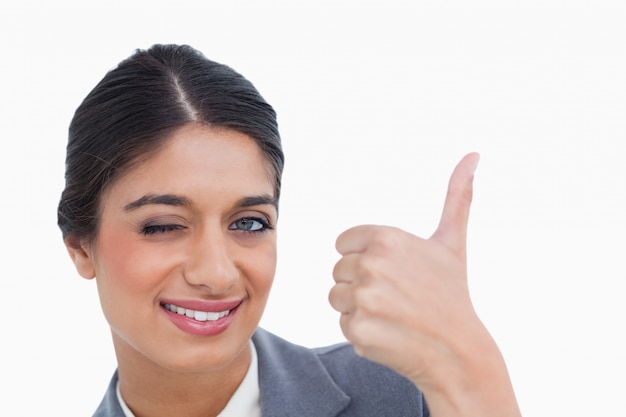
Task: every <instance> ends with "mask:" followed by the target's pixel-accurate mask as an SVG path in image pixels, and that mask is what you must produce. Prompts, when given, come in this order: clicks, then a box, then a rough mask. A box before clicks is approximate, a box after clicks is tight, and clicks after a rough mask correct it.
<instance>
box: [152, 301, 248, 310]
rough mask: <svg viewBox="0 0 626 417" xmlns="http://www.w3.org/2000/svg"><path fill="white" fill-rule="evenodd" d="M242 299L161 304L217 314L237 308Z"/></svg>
mask: <svg viewBox="0 0 626 417" xmlns="http://www.w3.org/2000/svg"><path fill="white" fill-rule="evenodd" d="M242 301H243V299H241V298H237V299H229V300H184V299H174V298H170V299H163V300H161V304H162V305H163V304H174V305H175V306H177V307H182V308H185V309H188V310H195V311H206V312H212V313H219V312H222V311H226V310H232V309H234V308H235V307H237V306H238V305H239V304H241V302H242Z"/></svg>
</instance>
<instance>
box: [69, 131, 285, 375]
mask: <svg viewBox="0 0 626 417" xmlns="http://www.w3.org/2000/svg"><path fill="white" fill-rule="evenodd" d="M268 166H269V165H268V163H267V162H266V160H265V159H264V157H263V155H262V153H261V151H260V149H259V147H258V146H257V145H256V143H255V142H254V141H253V140H252V139H250V138H249V137H248V136H246V135H244V134H242V133H238V132H234V131H231V130H223V129H211V128H207V127H201V126H197V125H189V126H185V127H183V128H182V129H180V130H178V131H177V132H176V133H175V134H174V135H173V137H172V138H171V139H170V140H169V141H168V142H167V143H166V146H165V147H164V148H163V149H162V150H161V151H159V153H157V154H156V155H155V156H154V157H152V158H151V159H149V160H147V161H146V162H143V163H141V164H140V165H138V166H136V167H134V168H133V169H132V170H131V171H129V172H128V173H127V174H126V175H124V176H123V177H122V178H120V179H119V180H117V181H116V182H115V183H113V184H112V185H111V186H110V187H109V188H108V189H107V191H106V192H105V193H104V195H103V196H102V200H101V207H100V213H101V218H100V226H99V230H98V234H97V237H96V239H95V240H94V241H93V243H92V244H91V245H90V246H88V247H84V248H83V249H84V250H78V251H77V250H76V249H75V248H74V249H72V248H70V254H71V255H72V258H73V259H74V262H75V263H76V266H77V268H78V270H79V272H80V274H81V275H82V276H84V277H86V278H91V277H93V276H95V277H96V282H97V285H98V292H99V296H100V301H101V304H102V309H103V311H104V314H105V316H106V318H107V320H108V322H109V324H110V326H111V330H112V333H113V339H114V343H115V347H116V352H117V355H118V361H124V360H127V361H132V362H133V363H137V361H139V362H141V361H145V360H147V361H148V362H149V363H152V364H154V365H156V366H160V367H164V368H167V369H170V370H175V371H182V372H185V371H193V372H197V371H203V370H204V371H207V370H215V369H220V368H223V367H224V366H227V365H229V364H231V363H233V361H236V360H237V358H239V359H240V360H244V359H242V358H243V357H247V356H246V355H240V353H241V352H244V349H245V348H246V346H247V344H248V341H249V339H250V337H251V336H252V333H253V332H254V330H255V329H256V327H257V325H258V323H259V320H260V319H261V315H262V313H263V310H264V307H265V303H266V301H267V298H268V295H269V291H270V287H271V285H272V280H273V277H274V272H275V266H276V231H275V229H274V227H275V226H276V221H277V208H276V201H275V200H274V197H273V190H274V184H273V183H272V176H271V174H270V170H269V169H268ZM72 251H75V252H72Z"/></svg>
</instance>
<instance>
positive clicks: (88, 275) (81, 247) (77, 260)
mask: <svg viewBox="0 0 626 417" xmlns="http://www.w3.org/2000/svg"><path fill="white" fill-rule="evenodd" d="M63 243H65V247H66V248H67V252H68V253H69V254H70V258H72V262H74V266H75V267H76V271H77V272H78V274H79V275H80V276H81V277H83V278H85V279H92V278H95V276H96V270H95V268H94V265H93V259H92V255H91V251H90V250H89V246H88V245H86V244H84V243H81V242H79V241H77V240H76V239H72V238H69V237H66V238H64V239H63Z"/></svg>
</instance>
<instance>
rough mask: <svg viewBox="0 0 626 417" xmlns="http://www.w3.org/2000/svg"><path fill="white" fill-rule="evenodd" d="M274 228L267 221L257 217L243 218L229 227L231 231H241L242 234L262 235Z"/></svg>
mask: <svg viewBox="0 0 626 417" xmlns="http://www.w3.org/2000/svg"><path fill="white" fill-rule="evenodd" d="M271 228H272V227H271V226H270V225H269V223H268V222H267V220H264V219H261V218H257V217H243V218H241V219H239V220H237V221H235V222H233V223H231V225H230V226H228V229H229V230H241V231H242V232H251V233H260V232H264V231H266V230H268V229H271Z"/></svg>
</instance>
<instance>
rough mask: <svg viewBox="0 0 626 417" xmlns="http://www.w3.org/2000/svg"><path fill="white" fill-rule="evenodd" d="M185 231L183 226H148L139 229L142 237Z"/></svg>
mask: <svg viewBox="0 0 626 417" xmlns="http://www.w3.org/2000/svg"><path fill="white" fill-rule="evenodd" d="M185 229H186V227H185V226H181V225H179V224H149V225H146V226H144V227H142V228H141V234H142V235H144V236H150V235H156V234H163V233H168V232H175V231H178V230H185Z"/></svg>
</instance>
